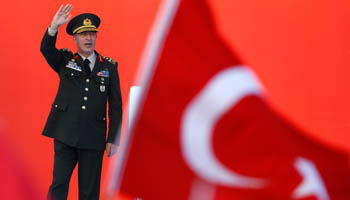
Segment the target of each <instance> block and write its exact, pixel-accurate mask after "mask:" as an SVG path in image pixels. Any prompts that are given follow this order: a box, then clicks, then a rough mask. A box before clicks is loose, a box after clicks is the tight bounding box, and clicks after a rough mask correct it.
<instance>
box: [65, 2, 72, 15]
mask: <svg viewBox="0 0 350 200" xmlns="http://www.w3.org/2000/svg"><path fill="white" fill-rule="evenodd" d="M72 7H73V6H72V4H67V5H66V6H65V7H64V9H63V11H64V13H69V12H70V11H71V10H72Z"/></svg>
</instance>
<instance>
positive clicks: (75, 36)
mask: <svg viewBox="0 0 350 200" xmlns="http://www.w3.org/2000/svg"><path fill="white" fill-rule="evenodd" d="M73 40H74V42H75V44H76V43H77V35H76V34H74V35H73Z"/></svg>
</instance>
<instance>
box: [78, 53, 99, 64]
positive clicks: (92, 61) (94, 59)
mask: <svg viewBox="0 0 350 200" xmlns="http://www.w3.org/2000/svg"><path fill="white" fill-rule="evenodd" d="M78 54H79V56H80V57H81V58H82V59H83V60H85V59H89V61H90V63H95V61H96V53H95V51H93V52H92V54H91V55H90V56H89V57H87V58H86V57H84V56H83V55H81V54H80V53H79V52H78Z"/></svg>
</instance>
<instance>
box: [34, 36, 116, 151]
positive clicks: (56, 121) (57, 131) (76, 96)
mask: <svg viewBox="0 0 350 200" xmlns="http://www.w3.org/2000/svg"><path fill="white" fill-rule="evenodd" d="M56 39H57V33H56V35H55V36H50V35H49V34H48V32H47V31H46V33H45V35H44V37H43V39H42V42H41V48H40V51H41V52H42V54H43V55H44V57H45V59H46V61H47V62H48V64H49V65H50V66H51V68H52V69H53V70H55V72H57V73H58V76H59V78H60V83H59V88H58V92H57V95H56V98H55V100H54V102H53V104H52V108H51V111H50V114H49V117H48V119H47V122H46V124H45V127H44V131H43V133H42V134H43V135H45V136H48V137H52V138H55V139H57V140H59V141H61V142H63V143H65V144H67V145H70V146H74V147H77V148H86V149H97V150H104V148H105V143H106V139H107V142H111V143H117V144H118V143H119V138H120V131H119V130H120V125H121V120H122V98H121V92H120V81H119V75H118V63H117V62H115V61H113V60H112V59H110V58H106V57H103V56H101V55H100V54H98V53H97V52H95V53H96V55H97V57H96V62H95V66H94V68H93V71H92V72H91V74H90V75H89V76H87V75H86V73H85V70H84V67H83V66H84V63H83V60H82V58H81V57H80V56H79V54H77V53H76V54H73V53H72V52H71V51H69V50H68V49H61V50H58V49H56V47H55V45H56ZM107 101H108V105H109V107H108V116H109V127H108V137H107V138H106V132H107V120H106V119H107V118H106V113H107V112H106V108H107Z"/></svg>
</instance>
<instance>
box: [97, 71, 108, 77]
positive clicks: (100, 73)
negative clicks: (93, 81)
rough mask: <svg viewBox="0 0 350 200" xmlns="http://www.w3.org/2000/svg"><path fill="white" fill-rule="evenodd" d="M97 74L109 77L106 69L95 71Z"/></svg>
mask: <svg viewBox="0 0 350 200" xmlns="http://www.w3.org/2000/svg"><path fill="white" fill-rule="evenodd" d="M97 76H100V77H106V78H108V77H109V71H108V70H102V71H100V72H97Z"/></svg>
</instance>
